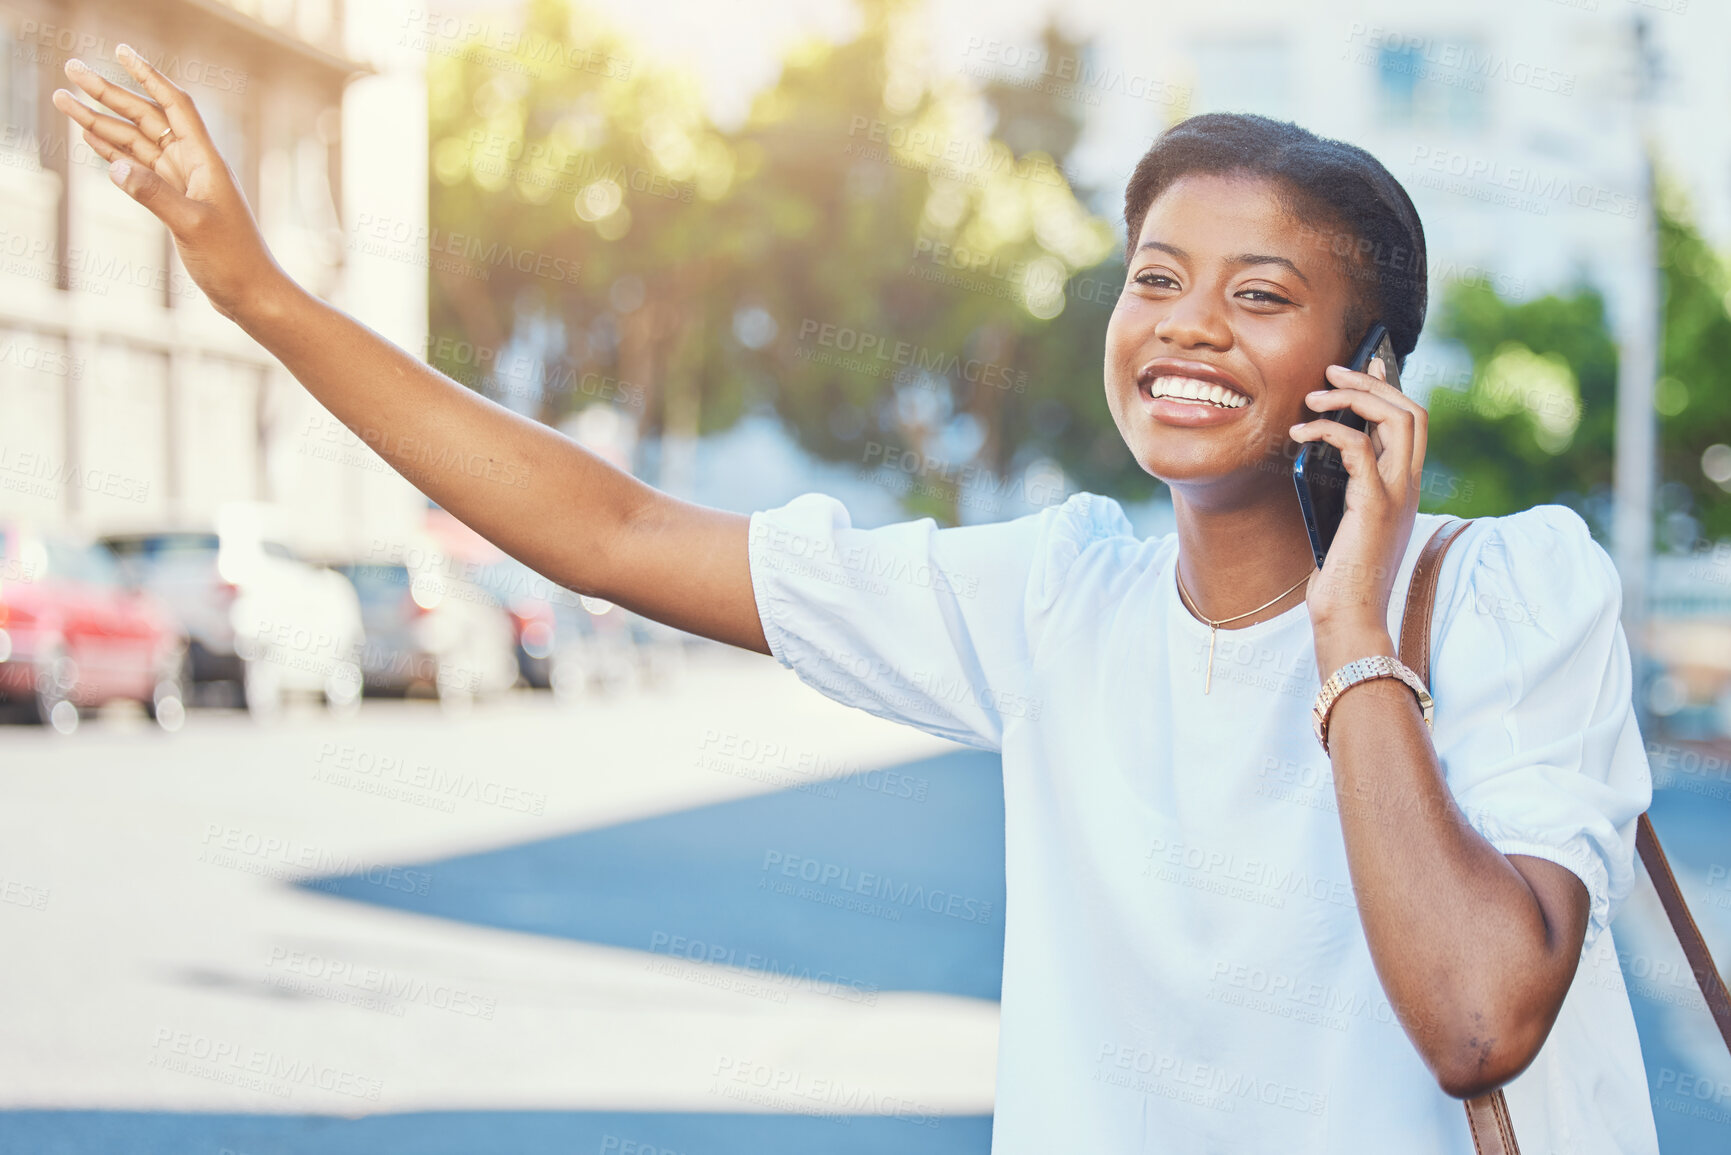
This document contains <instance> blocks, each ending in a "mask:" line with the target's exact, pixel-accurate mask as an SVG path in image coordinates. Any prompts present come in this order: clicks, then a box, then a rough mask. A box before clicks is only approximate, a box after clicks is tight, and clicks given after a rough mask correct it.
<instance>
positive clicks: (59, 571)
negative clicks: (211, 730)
mask: <svg viewBox="0 0 1731 1155" xmlns="http://www.w3.org/2000/svg"><path fill="white" fill-rule="evenodd" d="M186 656H187V641H186V635H185V633H184V632H183V631H182V630H181V627H180V625H179V623H178V622H177V621H176V620H175V618H174V616H173V615H172V613H171V612H170V611H169V609H168V607H167V606H165V605H164V604H163V603H162V602H161V601H160V600H159V599H157V598H155V597H153V596H152V595H151V594H149V593H146V592H144V591H143V590H140V589H138V588H136V587H135V586H133V585H130V584H129V583H128V582H127V581H126V580H125V577H124V575H123V573H122V570H121V568H120V566H119V565H118V564H117V562H116V560H115V558H114V555H113V554H111V553H109V552H108V551H107V550H106V549H104V548H103V547H102V546H100V545H96V544H94V543H91V542H85V541H79V540H75V539H73V538H70V537H66V536H62V535H57V534H48V533H39V532H36V531H35V530H33V529H31V528H30V527H28V526H24V525H17V524H14V525H0V699H3V700H4V701H5V702H7V703H8V704H9V705H11V706H13V707H15V708H16V707H22V713H23V714H24V716H25V717H26V718H27V719H28V720H30V721H34V722H38V723H41V724H43V725H49V726H53V727H54V728H55V729H56V730H59V731H61V732H62V733H70V732H71V731H72V730H75V729H77V727H78V721H79V711H80V709H82V708H92V707H96V706H101V705H103V704H105V703H107V702H110V701H115V700H122V699H131V700H133V701H136V702H139V703H141V704H142V705H143V706H144V709H145V711H146V712H147V713H149V714H150V716H151V717H153V718H155V719H156V721H157V722H158V723H159V724H160V725H161V726H162V727H163V728H164V729H169V730H173V729H178V728H179V727H180V725H181V723H182V721H184V719H185V717H186V711H185V684H184V679H185V673H186V671H185V667H186Z"/></svg>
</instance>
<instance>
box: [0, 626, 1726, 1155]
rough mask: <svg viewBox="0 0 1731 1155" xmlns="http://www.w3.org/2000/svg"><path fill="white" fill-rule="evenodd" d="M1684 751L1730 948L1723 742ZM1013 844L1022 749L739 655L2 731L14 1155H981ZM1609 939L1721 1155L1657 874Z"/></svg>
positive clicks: (1710, 1047)
mask: <svg viewBox="0 0 1731 1155" xmlns="http://www.w3.org/2000/svg"><path fill="white" fill-rule="evenodd" d="M1655 749H1656V750H1657V751H1658V752H1659V754H1660V756H1661V758H1662V759H1665V760H1668V762H1669V764H1670V767H1671V769H1670V770H1669V771H1667V772H1666V773H1664V774H1662V775H1661V785H1662V788H1661V789H1660V790H1659V792H1658V793H1657V795H1656V797H1655V801H1654V807H1653V811H1652V813H1653V819H1654V822H1655V824H1656V825H1657V827H1658V829H1659V831H1660V834H1661V837H1662V838H1663V839H1664V840H1665V843H1666V846H1667V848H1668V849H1669V851H1670V853H1671V857H1672V862H1673V865H1674V867H1675V868H1676V870H1677V873H1678V875H1679V877H1680V878H1681V880H1682V883H1683V886H1684V888H1685V891H1686V893H1687V894H1688V895H1689V897H1690V901H1691V902H1692V904H1693V905H1694V908H1695V912H1696V917H1697V919H1698V920H1699V921H1700V923H1701V925H1702V928H1703V930H1704V932H1705V933H1706V934H1707V935H1708V938H1709V941H1710V943H1711V945H1712V946H1713V948H1714V950H1715V952H1716V954H1717V956H1718V958H1719V959H1720V961H1721V963H1724V962H1726V961H1727V960H1728V959H1731V877H1728V871H1731V750H1724V751H1719V752H1718V753H1716V754H1715V753H1713V752H1711V751H1705V752H1704V751H1700V750H1696V751H1695V753H1694V754H1693V755H1691V754H1689V753H1688V752H1687V751H1684V750H1682V749H1681V748H1673V747H1664V746H1663V745H1662V744H1655ZM1715 759H1718V760H1717V761H1715ZM1002 823H1003V812H1002V799H1001V792H1000V787H999V785H998V782H997V765H996V761H995V759H992V758H990V757H987V756H985V755H981V754H978V753H976V752H971V751H962V750H960V749H959V748H957V747H954V746H951V745H949V744H946V743H942V742H939V741H936V740H933V739H928V738H925V737H923V736H921V735H919V734H916V733H915V732H913V731H911V730H907V729H903V728H900V727H896V726H892V725H890V724H888V723H884V722H881V721H878V720H877V719H873V718H871V717H869V716H867V715H864V714H861V713H858V712H856V711H850V710H846V709H843V708H841V707H838V706H835V705H833V704H832V703H829V702H827V701H825V700H824V699H822V698H821V697H819V696H818V695H816V694H815V693H813V692H811V691H809V690H807V689H806V688H804V687H803V686H801V685H799V684H798V682H797V681H796V680H795V679H794V678H793V676H792V675H791V674H790V673H788V672H786V671H784V670H781V669H780V668H779V667H778V666H776V665H775V664H774V663H773V662H771V661H769V660H767V659H760V658H755V657H752V656H750V655H743V654H736V653H732V652H727V651H719V650H715V649H704V650H699V651H695V652H694V654H693V656H692V658H691V660H690V661H689V662H688V663H687V665H686V666H685V668H684V669H683V670H681V671H680V672H678V673H677V674H676V675H675V676H674V677H673V678H672V679H671V680H670V681H669V682H668V683H666V684H665V685H663V686H661V687H658V688H655V689H633V690H629V691H626V692H622V693H620V694H617V695H615V696H612V697H607V698H601V699H586V700H582V701H579V702H576V703H562V702H559V701H557V700H555V699H554V698H553V697H551V696H550V695H545V694H540V695H537V694H528V693H522V694H516V695H513V696H511V697H509V698H508V699H505V700H502V701H495V702H492V703H484V704H482V705H480V706H478V707H476V708H475V709H474V710H473V711H471V712H468V713H466V714H461V715H451V714H447V713H445V712H442V711H441V710H440V709H439V707H438V706H437V705H436V704H435V703H431V702H383V703H379V702H371V701H369V702H368V703H367V704H366V705H365V707H364V708H363V709H362V710H361V712H360V713H359V714H358V715H357V716H354V717H351V718H341V719H339V718H332V717H330V716H328V715H326V714H324V713H323V712H321V711H317V710H315V709H312V708H310V707H309V708H306V709H302V710H298V711H292V712H291V713H289V714H288V715H287V716H285V717H284V718H282V719H280V720H279V721H277V722H275V723H273V724H270V725H268V726H266V725H260V724H258V723H255V722H254V721H253V720H251V719H249V718H247V717H246V716H245V715H242V714H239V713H234V712H224V711H209V710H201V711H195V712H194V713H193V714H192V716H191V718H190V719H189V721H188V723H187V725H186V727H185V728H184V729H183V730H181V731H180V732H178V733H175V734H165V733H161V732H159V731H157V730H155V729H154V728H152V727H151V726H150V725H149V724H148V723H146V722H145V721H144V720H143V718H142V717H139V716H130V715H126V714H124V713H121V714H113V715H107V716H104V717H102V718H99V719H95V720H93V721H91V722H89V723H87V724H86V725H84V726H82V727H81V728H80V729H79V731H78V732H77V733H76V734H74V735H71V736H60V735H55V734H52V733H43V732H40V731H36V730H32V729H29V728H25V727H17V726H9V727H4V728H0V1023H3V1024H4V1026H3V1028H0V1155H4V1153H10V1152H21V1153H22V1152H30V1153H32V1155H40V1153H45V1152H68V1153H80V1155H82V1153H85V1152H102V1153H104V1155H115V1153H132V1152H139V1153H157V1152H161V1153H167V1152H175V1153H181V1152H198V1153H203V1155H289V1153H294V1155H300V1153H303V1152H304V1153H309V1155H310V1153H313V1152H317V1153H320V1155H325V1153H343V1152H356V1153H360V1152H366V1153H369V1155H373V1153H394V1152H414V1153H416V1155H443V1153H452V1155H456V1153H468V1152H536V1153H539V1152H553V1151H559V1152H584V1151H596V1152H601V1153H602V1155H606V1153H607V1152H619V1153H621V1155H735V1153H739V1155H745V1153H748V1152H749V1153H751V1155H781V1153H787V1155H792V1153H795V1152H811V1151H822V1152H837V1153H852V1152H858V1153H866V1152H897V1153H900V1152H909V1153H915V1155H919V1153H925V1152H932V1153H937V1152H944V1153H963V1152H972V1153H982V1155H983V1153H984V1152H986V1151H987V1150H988V1148H989V1145H990V1111H991V1105H992V1083H993V1068H994V1050H995V1047H996V1036H997V1004H996V997H997V991H998V983H999V977H1000V970H1001V961H1002V960H1001V954H1002V929H1001V927H1002V914H1003V872H1002V855H1003V844H1002ZM867 873H869V874H870V875H871V876H872V877H874V879H878V880H888V883H889V885H887V886H878V885H875V884H874V886H873V888H872V889H871V892H870V893H863V894H862V889H863V888H861V887H860V886H857V885H850V884H849V882H848V881H847V880H849V879H858V878H860V877H862V876H863V875H865V874H867ZM910 895H914V896H918V895H924V896H926V897H927V898H928V899H930V898H932V896H941V898H942V901H923V902H922V901H919V900H918V899H917V898H915V899H914V900H912V901H910V900H909V897H908V896H910ZM1614 933H1615V935H1616V941H1617V945H1618V953H1619V956H1620V958H1621V959H1622V962H1623V970H1624V975H1625V979H1626V981H1627V983H1628V985H1629V989H1630V993H1631V997H1632V999H1633V1001H1634V1005H1635V1010H1636V1017H1637V1022H1638V1024H1639V1027H1640V1030H1641V1036H1642V1045H1643V1051H1644V1055H1645V1058H1646V1061H1647V1068H1648V1076H1649V1087H1650V1090H1651V1092H1652V1095H1653V1101H1654V1104H1655V1108H1656V1117H1657V1120H1658V1124H1659V1133H1660V1137H1661V1142H1662V1149H1663V1150H1664V1152H1665V1153H1666V1155H1705V1153H1707V1152H1715V1153H1717V1152H1722V1151H1725V1150H1728V1149H1731V1059H1727V1057H1726V1055H1725V1053H1724V1050H1723V1046H1722V1044H1721V1043H1720V1041H1719V1039H1718V1036H1717V1034H1715V1033H1714V1031H1713V1029H1712V1026H1711V1020H1710V1019H1709V1017H1708V1015H1707V1013H1706V1010H1705V1007H1704V1006H1703V1005H1702V1004H1701V1002H1700V999H1699V996H1698V995H1696V994H1695V993H1694V990H1693V984H1692V980H1691V979H1690V978H1689V976H1688V974H1687V971H1686V970H1685V969H1683V966H1682V960H1681V953H1680V952H1679V951H1678V950H1677V948H1676V946H1675V943H1674V940H1673V939H1672V938H1671V936H1670V930H1669V927H1668V926H1667V925H1666V924H1665V923H1664V921H1663V915H1662V913H1661V912H1660V910H1659V908H1658V904H1657V900H1656V898H1655V897H1654V896H1653V894H1652V892H1651V890H1650V889H1649V888H1647V886H1646V884H1645V883H1644V882H1643V883H1642V885H1641V887H1640V889H1638V890H1637V892H1636V894H1635V895H1634V897H1633V898H1632V899H1631V900H1630V902H1629V903H1628V905H1627V906H1626V907H1625V908H1624V911H1623V913H1622V914H1621V915H1620V916H1619V918H1618V920H1617V922H1616V925H1615V931H1614ZM1517 1126H1518V1120H1517Z"/></svg>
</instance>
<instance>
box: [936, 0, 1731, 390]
mask: <svg viewBox="0 0 1731 1155" xmlns="http://www.w3.org/2000/svg"><path fill="white" fill-rule="evenodd" d="M1637 20H1641V21H1644V23H1645V27H1646V33H1645V35H1646V41H1647V48H1646V49H1643V48H1642V46H1641V45H1640V44H1639V43H1638V41H1637V35H1636V32H1635V27H1636V22H1637ZM1074 24H1075V29H1076V32H1077V33H1078V34H1080V35H1083V36H1092V37H1094V43H1095V45H1096V49H1095V51H1094V52H1093V53H1092V59H1090V60H1089V61H1087V62H1086V63H1082V62H1069V63H1067V64H1066V63H1065V62H1052V61H1046V60H1041V59H1038V58H1037V46H1036V45H1034V44H1033V42H1032V41H1031V40H1030V39H1026V38H1024V39H1020V40H1014V39H1012V40H1006V41H1005V42H1004V43H1003V45H1002V46H1001V47H997V48H996V49H995V56H996V58H997V60H998V61H999V62H1000V66H1001V63H1002V62H1003V61H1005V60H1017V61H1018V62H1021V61H1027V60H1028V59H1029V58H1030V57H1032V58H1034V59H1033V60H1032V62H1031V63H1022V64H1021V71H1022V72H1024V73H1026V74H1028V75H1029V76H1030V77H1031V78H1032V77H1038V76H1042V75H1044V76H1045V77H1046V79H1048V80H1049V81H1050V82H1053V83H1061V84H1063V85H1064V86H1065V87H1066V90H1067V91H1071V92H1073V93H1074V94H1075V95H1076V98H1077V99H1080V100H1083V101H1084V102H1085V103H1086V104H1087V105H1088V111H1089V119H1090V130H1089V133H1088V136H1087V138H1086V140H1085V142H1084V149H1083V154H1082V155H1081V156H1080V157H1079V158H1078V159H1079V162H1080V167H1081V168H1082V169H1083V170H1084V171H1085V172H1086V173H1088V174H1090V176H1093V177H1096V178H1097V179H1098V180H1099V181H1100V182H1101V183H1102V184H1105V185H1106V186H1107V187H1109V188H1110V189H1111V195H1112V197H1116V196H1117V195H1118V194H1119V192H1120V191H1121V190H1122V188H1123V181H1124V179H1125V178H1126V177H1127V176H1128V166H1129V165H1130V164H1132V163H1134V158H1135V156H1137V155H1139V154H1140V146H1137V147H1131V146H1127V145H1126V144H1125V142H1126V141H1139V142H1145V141H1146V140H1147V139H1148V138H1149V137H1151V136H1152V135H1153V134H1154V133H1155V132H1157V131H1159V130H1160V129H1161V128H1163V127H1164V126H1165V125H1166V124H1168V123H1170V122H1171V121H1172V120H1175V119H1177V118H1178V117H1179V116H1181V115H1184V114H1186V113H1194V112H1209V111H1239V112H1256V113H1262V114H1264V115H1267V116H1273V117H1276V118H1279V119H1282V120H1295V121H1297V122H1298V123H1300V124H1302V125H1304V126H1305V127H1307V128H1310V129H1313V130H1314V131H1317V132H1319V133H1322V134H1324V135H1327V136H1333V137H1338V138H1342V139H1345V140H1349V141H1352V142H1354V143H1356V144H1360V145H1363V146H1364V147H1365V148H1367V149H1369V150H1370V151H1371V152H1373V153H1374V154H1375V155H1376V156H1377V157H1378V158H1379V159H1381V160H1382V161H1383V163H1384V164H1386V165H1387V166H1388V168H1389V170H1390V171H1391V172H1392V173H1393V174H1394V175H1395V176H1396V177H1397V178H1399V179H1400V180H1401V182H1402V183H1403V184H1404V185H1405V186H1406V188H1407V190H1408V192H1409V193H1410V194H1411V195H1412V198H1413V200H1414V202H1415V203H1416V204H1417V206H1418V209H1419V213H1420V215H1421V217H1422V218H1423V220H1424V225H1425V231H1426V235H1427V241H1428V244H1429V248H1430V255H1431V271H1432V275H1433V281H1435V282H1442V281H1446V280H1450V279H1461V278H1477V279H1483V280H1486V281H1488V282H1489V283H1490V284H1491V285H1493V286H1494V287H1496V288H1497V289H1498V290H1499V291H1500V292H1502V293H1503V295H1505V296H1513V297H1527V296H1536V295H1539V294H1543V293H1545V292H1548V291H1551V290H1553V289H1558V288H1567V287H1568V286H1569V285H1571V284H1573V283H1575V282H1576V281H1580V280H1585V281H1588V282H1590V283H1592V284H1594V285H1596V286H1597V287H1598V288H1600V289H1601V290H1602V291H1603V292H1604V293H1605V295H1606V298H1607V301H1608V302H1609V305H1610V308H1611V310H1612V313H1613V318H1614V320H1615V321H1617V323H1618V324H1619V328H1621V320H1622V315H1623V313H1624V312H1625V311H1626V310H1627V309H1630V308H1634V307H1638V304H1637V303H1636V302H1635V298H1636V296H1638V294H1636V293H1633V292H1631V291H1630V290H1631V276H1630V270H1631V268H1634V269H1639V268H1641V267H1642V266H1643V264H1646V263H1649V262H1646V261H1643V259H1642V257H1643V254H1644V250H1643V249H1642V244H1643V240H1642V233H1641V226H1642V223H1643V214H1644V213H1645V212H1646V211H1647V209H1648V204H1647V195H1646V191H1645V188H1644V179H1643V177H1644V174H1643V171H1642V163H1641V162H1642V135H1643V125H1642V120H1643V114H1642V112H1641V102H1639V101H1637V100H1636V99H1635V98H1636V95H1637V93H1638V92H1639V91H1640V89H1639V82H1640V79H1641V76H1642V72H1643V66H1642V63H1641V58H1642V56H1643V55H1644V53H1645V52H1647V51H1650V52H1651V53H1652V54H1653V55H1654V56H1655V57H1656V59H1657V62H1658V73H1659V75H1658V81H1657V84H1656V85H1655V86H1654V87H1653V90H1652V92H1651V98H1650V100H1648V101H1647V102H1646V105H1645V107H1646V113H1645V119H1646V120H1647V121H1648V123H1649V124H1650V125H1651V128H1652V131H1653V136H1654V143H1655V150H1656V152H1657V154H1658V157H1659V162H1660V171H1661V172H1662V173H1664V174H1666V175H1667V176H1668V177H1669V178H1671V179H1673V180H1674V181H1675V183H1676V184H1677V185H1678V186H1679V187H1680V189H1681V190H1683V191H1684V192H1685V193H1686V195H1687V196H1688V197H1689V199H1690V201H1691V208H1692V210H1693V212H1694V214H1695V216H1696V218H1697V219H1698V221H1699V222H1700V224H1701V226H1702V227H1703V229H1704V231H1705V232H1706V234H1707V235H1708V236H1709V237H1711V238H1714V239H1715V241H1716V242H1717V243H1719V244H1721V245H1723V244H1726V243H1728V242H1731V135H1728V134H1726V133H1725V132H1724V131H1723V125H1722V120H1723V117H1722V110H1723V109H1724V108H1726V107H1727V106H1728V105H1731V70H1727V69H1726V68H1725V67H1724V63H1723V54H1724V45H1725V44H1726V42H1727V38H1728V36H1731V6H1726V5H1722V4H1706V3H1702V2H1701V0H1695V2H1694V3H1690V2H1689V0H1551V2H1538V0H1535V2H1532V3H1520V4H1509V3H1501V2H1498V0H1454V2H1451V3H1448V4H1441V3H1436V4H1423V5H1417V4H1411V5H1398V6H1389V5H1374V4H1368V3H1364V2H1363V0H1315V2H1313V3H1309V4H1303V5H1292V4H1285V3H1276V2H1274V0H1232V3H1229V4H1224V5H1212V6H1201V7H1186V6H1183V5H1174V4H1162V5H1144V6H1141V7H1140V9H1139V10H1125V9H1124V7H1123V6H1122V5H1119V4H1115V3H1111V2H1110V0H1085V2H1084V3H1082V4H1081V6H1080V11H1079V12H1078V14H1077V15H1076V16H1075V18H1074ZM1018 51H1019V52H1020V53H1021V56H1020V57H1019V58H1018V57H1016V56H1015V55H1014V54H1015V53H1016V52H1018ZM988 54H994V46H993V45H991V44H989V43H971V44H970V54H969V56H968V58H969V59H983V58H985V57H986V56H987V55H988ZM1108 175H1110V176H1111V177H1112V178H1114V179H1111V180H1108V179H1107V178H1108ZM1109 207H1111V208H1113V209H1116V207H1117V205H1116V202H1114V203H1113V204H1112V205H1111V206H1109ZM1421 348H1422V347H1421ZM1418 362H1419V363H1418V365H1417V366H1416V369H1417V373H1416V375H1415V376H1416V377H1417V378H1419V379H1418V380H1415V381H1413V382H1410V383H1411V384H1416V385H1418V386H1420V387H1421V388H1422V387H1423V386H1424V385H1428V384H1434V383H1436V382H1437V380H1438V379H1439V378H1441V379H1453V376H1454V375H1456V374H1462V373H1465V372H1466V371H1467V369H1469V368H1470V367H1469V366H1465V365H1460V366H1451V365H1448V364H1446V363H1443V362H1441V361H1440V360H1439V359H1438V355H1437V354H1436V352H1435V351H1434V350H1433V351H1431V352H1430V353H1427V354H1424V355H1421V356H1420V357H1419V358H1418ZM1426 378H1428V379H1426Z"/></svg>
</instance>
